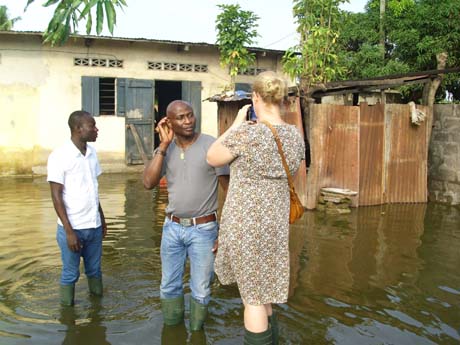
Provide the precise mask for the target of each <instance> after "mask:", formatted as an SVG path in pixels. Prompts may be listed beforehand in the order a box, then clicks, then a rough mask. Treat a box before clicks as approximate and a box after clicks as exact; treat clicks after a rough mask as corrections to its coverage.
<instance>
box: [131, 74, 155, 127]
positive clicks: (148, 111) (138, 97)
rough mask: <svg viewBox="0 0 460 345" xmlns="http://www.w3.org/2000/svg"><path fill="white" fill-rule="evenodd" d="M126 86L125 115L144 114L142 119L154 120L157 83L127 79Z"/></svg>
mask: <svg viewBox="0 0 460 345" xmlns="http://www.w3.org/2000/svg"><path fill="white" fill-rule="evenodd" d="M125 85H126V87H125V88H126V91H125V95H126V97H125V115H126V114H128V116H130V114H129V113H130V112H131V111H135V112H139V113H140V114H142V118H144V119H149V120H152V119H153V98H154V94H155V81H154V80H143V79H126V81H125Z"/></svg>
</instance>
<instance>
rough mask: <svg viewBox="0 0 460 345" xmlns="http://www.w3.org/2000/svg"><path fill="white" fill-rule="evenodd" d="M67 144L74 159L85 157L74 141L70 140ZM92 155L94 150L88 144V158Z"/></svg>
mask: <svg viewBox="0 0 460 345" xmlns="http://www.w3.org/2000/svg"><path fill="white" fill-rule="evenodd" d="M67 144H68V146H69V149H70V151H71V152H72V154H73V155H74V157H80V156H82V157H85V156H83V154H82V153H81V152H80V150H79V149H78V147H76V146H75V144H74V143H73V141H72V140H69V141H68V143H67ZM91 154H93V148H92V147H91V146H90V145H88V144H86V157H88V156H90V155H91Z"/></svg>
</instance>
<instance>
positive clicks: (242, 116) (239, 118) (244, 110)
mask: <svg viewBox="0 0 460 345" xmlns="http://www.w3.org/2000/svg"><path fill="white" fill-rule="evenodd" d="M250 106H251V104H246V105H244V106H242V107H241V109H240V110H238V115H236V118H235V120H234V121H233V124H232V126H234V127H237V126H239V125H241V124H242V123H243V122H246V120H247V114H248V110H249V107H250Z"/></svg>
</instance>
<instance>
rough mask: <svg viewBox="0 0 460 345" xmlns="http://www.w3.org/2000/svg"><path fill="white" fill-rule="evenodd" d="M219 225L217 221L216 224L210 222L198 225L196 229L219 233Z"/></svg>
mask: <svg viewBox="0 0 460 345" xmlns="http://www.w3.org/2000/svg"><path fill="white" fill-rule="evenodd" d="M217 227H218V224H217V222H216V221H214V222H208V223H204V224H198V225H197V226H196V228H197V229H198V230H200V231H213V230H215V231H217Z"/></svg>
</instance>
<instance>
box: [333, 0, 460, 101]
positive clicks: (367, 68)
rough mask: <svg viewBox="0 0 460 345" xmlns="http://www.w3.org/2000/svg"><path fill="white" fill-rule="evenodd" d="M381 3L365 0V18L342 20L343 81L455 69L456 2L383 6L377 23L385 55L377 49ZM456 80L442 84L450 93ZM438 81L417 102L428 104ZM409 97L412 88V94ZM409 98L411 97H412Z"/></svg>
mask: <svg viewBox="0 0 460 345" xmlns="http://www.w3.org/2000/svg"><path fill="white" fill-rule="evenodd" d="M380 12H381V11H380V0H369V1H368V3H367V5H366V9H365V13H358V14H351V13H349V14H347V16H346V18H345V20H344V25H343V26H342V30H341V36H340V38H339V45H340V49H341V51H342V54H343V55H344V57H345V59H344V61H345V62H346V65H347V69H348V71H349V72H348V74H347V78H351V79H357V78H369V77H375V76H381V75H388V74H395V73H404V72H416V71H425V70H432V69H441V68H445V67H449V66H452V67H454V66H458V65H459V64H460V46H459V44H458V42H459V41H460V0H449V1H436V0H387V8H386V11H385V14H384V16H383V18H382V20H383V28H384V32H385V45H384V47H383V49H384V55H381V56H382V57H381V58H378V54H377V53H376V52H377V51H378V50H380V49H382V47H381V45H379V41H378V37H379V32H380V31H379V29H380V18H379V14H380ZM456 80H458V75H452V74H451V75H449V76H448V77H446V78H445V80H444V86H443V87H446V88H453V87H454V84H455V83H458V82H456ZM440 83H441V78H438V79H435V80H433V81H432V82H431V83H427V84H425V86H424V89H423V98H422V102H423V103H424V104H428V105H430V104H432V103H433V102H434V98H435V93H436V90H437V89H438V86H439V85H440ZM411 90H412V91H414V88H411ZM411 97H412V96H411Z"/></svg>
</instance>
